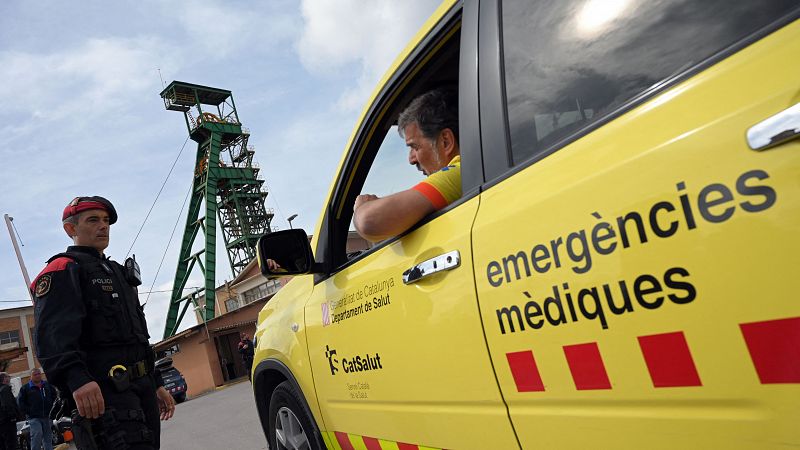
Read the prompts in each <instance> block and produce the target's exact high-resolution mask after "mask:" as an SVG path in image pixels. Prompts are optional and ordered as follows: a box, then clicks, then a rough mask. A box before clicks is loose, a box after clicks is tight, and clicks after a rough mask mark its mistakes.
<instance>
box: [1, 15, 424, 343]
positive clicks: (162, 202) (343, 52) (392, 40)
mask: <svg viewBox="0 0 800 450" xmlns="http://www.w3.org/2000/svg"><path fill="white" fill-rule="evenodd" d="M437 5H438V2H437V1H435V0H408V1H404V2H397V1H391V0H361V1H359V0H302V1H299V2H298V1H284V0H270V1H262V2H245V1H237V0H233V1H214V0H197V1H170V2H161V1H156V0H140V1H135V2H133V1H120V2H109V1H106V0H87V1H82V2H79V3H75V2H64V1H60V0H49V1H34V0H29V1H23V0H2V1H0V105H2V107H0V142H2V145H1V146H0V155H1V156H2V161H3V164H2V166H1V167H2V178H3V188H2V189H0V213H3V214H8V215H10V216H12V217H13V218H14V224H15V225H16V227H17V230H18V231H19V236H20V238H21V241H22V243H23V244H24V246H23V247H22V248H21V249H22V254H23V257H24V259H25V263H26V264H27V267H28V272H29V273H30V276H31V278H33V277H35V276H36V274H37V273H38V272H39V271H40V270H41V269H42V267H43V266H44V264H45V261H46V260H47V259H48V258H49V257H50V256H52V255H53V254H55V253H58V252H60V251H63V250H64V249H65V247H66V246H67V245H69V244H71V241H70V240H69V239H68V238H67V236H66V235H65V234H64V232H63V230H62V228H61V211H62V210H63V208H64V206H65V205H66V204H67V203H68V202H69V201H70V200H71V199H72V198H73V197H75V196H78V195H102V196H105V197H107V198H108V199H109V200H111V201H112V202H113V203H114V205H115V207H116V209H117V211H118V213H119V216H120V219H119V222H118V223H117V224H116V225H114V226H113V227H112V230H111V245H110V247H109V248H108V249H107V251H106V254H108V255H110V256H111V257H112V258H113V259H116V260H118V261H120V262H122V260H123V259H124V258H125V255H126V254H127V252H128V249H129V248H130V247H131V245H132V244H133V242H134V238H135V236H136V234H137V232H138V230H139V228H140V227H141V226H142V224H143V221H144V218H145V216H146V215H147V213H148V210H149V209H150V208H151V206H152V205H153V202H154V200H155V198H156V195H157V193H158V192H159V189H160V188H161V186H162V183H164V181H165V180H166V179H167V174H168V173H169V171H170V167H171V166H172V165H173V163H174V162H175V161H176V159H177V163H176V165H175V169H174V171H173V172H172V175H171V176H170V177H169V179H168V181H167V182H166V185H165V186H164V189H163V192H162V193H161V196H160V198H159V199H158V202H157V203H156V204H155V207H154V208H153V211H152V213H151V215H150V217H149V219H148V220H147V223H146V224H145V226H144V229H143V231H142V232H141V235H140V236H139V237H138V240H137V241H136V243H135V245H134V246H133V250H132V253H135V254H136V257H137V260H138V261H139V264H140V266H141V268H142V277H143V279H144V285H143V286H142V287H141V288H140V290H141V291H148V290H149V287H150V285H151V284H152V283H153V282H154V281H155V288H154V290H156V291H159V290H169V289H171V287H172V281H173V277H174V275H175V268H176V266H177V252H178V250H179V246H180V239H181V236H182V233H183V227H184V221H185V217H184V216H181V217H180V219H179V217H178V211H179V210H180V209H181V205H182V203H183V201H184V198H185V196H186V193H187V191H188V188H189V186H190V184H191V181H192V171H193V165H194V158H195V152H196V144H195V143H194V142H193V141H189V142H188V143H187V144H186V147H185V148H184V149H183V152H182V153H180V157H178V155H179V152H180V151H181V147H182V145H183V144H184V142H185V141H186V137H187V130H186V126H185V123H184V119H183V117H182V114H181V113H179V112H174V111H167V110H165V109H164V105H163V103H162V100H161V98H160V97H159V96H158V94H159V92H160V91H161V90H162V88H163V85H162V81H161V80H160V79H159V72H158V70H157V69H160V72H161V77H163V81H164V82H165V83H169V82H171V81H173V80H180V81H185V82H189V83H196V84H201V85H206V86H213V87H217V88H222V89H228V90H230V91H232V92H233V96H234V100H235V102H236V107H237V110H238V112H239V118H240V119H241V121H242V123H243V125H244V126H246V127H248V128H249V129H250V132H251V137H250V144H252V145H254V146H255V149H256V160H257V162H258V163H259V165H260V167H261V169H262V171H261V175H262V177H263V178H264V179H266V185H267V190H268V192H269V196H268V198H267V202H266V206H267V208H273V209H274V211H275V221H274V223H275V224H276V225H278V226H279V227H280V228H282V229H283V228H287V222H286V218H287V217H288V216H290V215H292V214H298V217H297V219H295V220H294V221H293V222H292V223H293V225H294V226H295V227H301V228H305V229H306V230H307V231H308V232H309V233H310V232H312V231H313V229H314V226H315V224H316V220H317V217H318V216H319V213H320V210H321V208H322V204H323V201H324V200H325V199H324V198H323V197H324V196H325V194H326V193H327V190H328V187H329V184H330V182H331V180H332V177H333V175H334V173H333V169H334V167H335V166H336V164H337V163H338V162H339V159H340V157H341V153H342V151H343V149H344V146H345V144H346V140H347V138H348V137H349V135H350V133H351V132H352V130H353V127H354V125H355V120H356V118H357V116H358V114H359V113H360V111H361V110H362V108H363V107H364V105H365V102H366V101H367V100H368V97H369V95H370V93H371V92H372V90H373V89H374V87H375V83H376V82H377V81H378V79H379V78H380V77H381V76H382V75H383V73H384V72H385V71H386V70H387V69H388V68H389V66H390V64H391V63H392V61H393V60H394V59H395V57H396V56H397V54H398V53H399V52H400V51H401V50H402V48H403V47H404V46H405V45H406V43H407V42H408V41H409V39H410V38H411V37H412V36H413V35H414V34H415V33H416V31H417V30H418V29H419V27H420V26H421V25H422V23H423V22H424V21H425V19H427V17H428V16H429V15H430V14H431V13H432V12H433V11H434V10H435V8H436V6H437ZM184 214H185V213H184ZM178 220H180V222H179V223H178V227H177V230H176V232H175V237H174V238H173V239H172V244H171V246H170V247H169V249H168V250H167V252H166V259H165V260H164V265H163V267H162V268H161V271H160V273H159V274H158V276H157V277H156V270H157V268H158V265H159V262H160V261H161V259H162V256H163V255H164V254H165V249H167V244H168V241H169V238H170V234H171V232H172V229H173V227H174V226H175V223H176V221H178ZM217 251H218V255H219V260H218V261H217V281H218V282H219V283H221V282H223V281H224V280H225V279H230V278H231V275H230V273H231V272H230V267H229V265H228V262H227V257H226V256H225V252H224V249H223V248H219V247H218V250H217ZM154 277H156V278H154ZM192 278H194V280H190V281H189V283H187V286H197V285H198V284H197V283H198V282H197V280H199V279H200V278H201V275H200V273H199V272H198V271H197V270H195V273H194V274H193V277H192ZM0 282H1V283H2V284H0V308H11V307H16V306H25V305H28V304H30V302H29V301H28V300H26V299H27V293H26V292H25V286H24V283H23V281H22V275H21V272H20V269H19V266H18V264H17V260H16V257H15V255H14V250H13V247H12V245H11V240H10V237H9V236H8V232H7V230H6V227H5V223H3V225H2V237H1V238H0ZM141 297H142V301H144V299H145V297H147V295H146V294H142V295H141ZM168 298H169V292H163V293H154V294H152V295H151V296H150V300H149V302H148V304H147V306H146V308H145V313H146V314H147V320H148V324H149V326H150V334H151V336H152V339H151V340H153V341H156V340H159V339H160V338H161V335H162V333H163V329H164V318H165V316H166V313H167V306H166V305H167V301H168ZM187 317H188V315H187ZM194 323H195V322H194V318H193V317H189V318H188V320H186V319H184V323H183V324H182V327H181V328H186V327H188V326H190V325H192V324H194Z"/></svg>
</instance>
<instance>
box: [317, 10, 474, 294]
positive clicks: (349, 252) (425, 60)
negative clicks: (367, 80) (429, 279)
mask: <svg viewBox="0 0 800 450" xmlns="http://www.w3.org/2000/svg"><path fill="white" fill-rule="evenodd" d="M459 12H460V11H455V13H454V14H453V15H451V17H449V18H448V19H445V20H444V21H443V22H442V25H441V26H440V27H437V32H436V34H435V36H434V38H432V39H429V41H428V42H427V43H426V44H424V45H423V46H422V49H421V50H419V51H417V52H416V54H412V55H411V56H410V57H409V58H408V59H407V64H405V65H404V67H403V68H402V69H401V71H400V72H399V73H398V74H396V75H395V76H394V77H392V79H390V82H389V83H387V85H386V86H385V88H384V89H383V91H382V92H381V93H379V96H378V98H377V99H376V100H375V101H374V104H373V107H372V108H371V109H370V112H369V113H368V115H367V117H366V118H365V120H364V123H363V124H362V127H361V129H360V131H359V135H357V136H356V139H355V141H354V142H355V144H354V147H353V148H352V149H351V151H350V153H349V154H348V156H347V157H346V159H345V165H344V171H343V172H342V174H341V175H340V180H339V181H337V188H336V192H335V193H334V198H333V205H334V207H333V208H332V209H331V210H330V212H329V213H328V216H327V218H326V220H327V221H328V222H329V223H328V224H326V225H325V228H326V229H327V230H329V232H328V233H325V234H322V235H321V236H320V242H319V244H318V249H320V248H322V249H325V250H326V251H327V252H328V253H327V255H326V256H324V257H323V258H327V259H328V260H329V261H331V264H332V269H333V270H338V268H341V267H343V266H345V265H348V264H350V263H351V262H352V261H354V260H356V259H358V258H359V257H360V256H361V255H363V254H364V253H365V252H371V251H374V250H376V249H378V248H381V247H382V246H383V244H384V243H388V242H391V241H392V240H393V239H387V240H386V241H383V242H382V243H377V244H370V243H368V242H367V241H366V240H364V239H361V238H360V237H359V236H358V235H357V234H356V233H355V227H354V226H353V223H352V218H353V204H354V202H355V199H356V197H357V196H358V195H361V194H374V195H377V196H378V197H386V196H388V195H390V194H393V193H396V192H400V191H404V190H407V189H410V188H412V187H413V186H415V185H416V184H418V183H419V182H420V181H422V180H423V179H424V178H425V176H424V175H423V174H422V173H421V172H419V171H418V170H417V168H416V167H415V166H413V165H411V164H409V162H408V147H407V146H406V144H405V139H404V138H402V137H401V136H400V134H399V133H398V131H397V118H398V116H399V115H400V112H401V111H403V110H404V109H405V108H406V107H407V106H408V104H409V103H410V102H411V101H412V100H413V99H414V98H415V97H417V96H418V95H420V94H422V93H425V92H428V91H430V90H432V89H436V88H452V87H456V86H458V75H459V74H458V68H459V50H460V45H459V44H460V31H461V28H460V14H459ZM443 211H444V212H442V214H446V209H445V210H443ZM427 220H428V218H425V219H423V220H422V221H420V222H419V223H424V222H425V221H427ZM315 254H316V255H319V254H320V253H319V250H317V251H316V252H315ZM318 260H319V259H318ZM323 260H324V259H323ZM318 278H319V277H318Z"/></svg>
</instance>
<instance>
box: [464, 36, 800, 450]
mask: <svg viewBox="0 0 800 450" xmlns="http://www.w3.org/2000/svg"><path fill="white" fill-rule="evenodd" d="M798 55H800V23H797V22H795V23H794V24H792V25H790V26H787V27H785V28H783V29H781V30H778V31H777V32H775V33H773V34H772V35H770V36H768V37H766V38H764V39H762V40H761V41H758V42H756V43H754V44H753V45H751V46H749V47H747V48H745V49H743V50H741V51H740V52H738V53H736V54H734V55H732V56H731V57H729V58H727V59H725V60H723V61H721V62H720V63H718V64H716V65H715V66H713V67H711V68H709V69H707V70H705V71H703V72H700V73H699V74H698V75H696V76H694V77H692V78H690V79H688V80H686V81H685V82H683V83H681V84H678V85H676V86H675V87H673V88H671V89H669V90H667V91H665V92H663V93H661V94H660V95H658V96H656V97H654V98H653V99H651V100H650V101H648V102H646V103H644V104H642V105H641V106H639V107H638V108H635V109H633V110H631V111H630V112H628V113H626V114H625V115H623V116H621V117H619V118H617V119H616V120H614V121H612V122H610V123H608V124H606V125H604V126H603V127H601V128H599V129H597V130H596V131H594V132H592V133H590V134H588V135H587V136H585V137H583V138H581V139H579V140H577V141H575V142H573V143H572V144H570V145H568V146H567V147H565V148H563V149H561V150H559V151H558V152H556V153H554V154H552V155H550V156H548V157H547V158H545V159H543V160H542V161H539V162H537V163H536V164H534V165H532V166H530V167H528V168H526V169H524V170H523V171H521V172H519V173H517V174H515V175H514V176H511V177H509V178H508V179H506V180H504V181H502V182H500V183H499V184H497V185H495V186H493V187H491V188H490V189H488V190H487V191H486V192H485V193H483V194H482V196H481V197H482V199H481V208H480V211H479V214H478V217H477V220H476V223H475V227H474V230H473V239H474V245H475V264H476V267H475V273H476V279H477V286H478V297H479V299H480V304H481V310H482V317H483V319H484V329H485V330H486V336H487V340H488V343H489V347H490V351H491V353H492V358H493V360H494V363H495V369H496V373H497V378H498V380H499V383H500V385H501V389H502V391H503V394H504V396H505V399H506V401H507V403H508V405H509V411H510V415H511V419H512V421H513V423H514V426H515V429H516V431H517V433H518V436H519V439H520V442H521V443H522V446H523V448H665V449H666V448H675V447H691V448H752V449H762V448H776V447H781V446H783V445H786V446H797V445H800V434H799V433H798V428H797V424H798V423H800V407H799V406H798V405H800V384H797V383H796V382H794V383H792V382H782V381H780V379H778V380H777V381H776V380H775V379H772V381H770V380H769V376H767V380H766V381H762V380H760V374H759V372H758V371H757V370H756V364H755V359H757V358H758V356H755V355H751V351H752V352H756V353H758V352H760V351H761V352H762V353H763V349H761V350H759V349H758V348H755V347H757V346H758V345H757V344H758V342H759V340H758V337H759V336H760V337H761V338H762V340H765V341H766V342H767V344H766V345H768V346H773V345H776V346H778V347H780V346H781V345H784V346H786V348H774V347H771V348H770V349H769V351H768V352H767V355H766V357H767V359H769V358H778V359H779V360H780V359H783V358H797V355H798V353H797V345H798V342H796V339H797V332H796V331H795V332H793V333H791V336H790V337H789V338H787V339H788V340H787V341H785V342H783V343H780V342H781V339H780V338H779V337H778V336H779V335H780V334H781V333H782V332H783V331H785V330H792V329H794V330H796V329H797V327H798V326H800V303H798V302H797V299H796V298H795V297H796V294H795V293H796V292H799V291H800V277H798V269H800V265H798V255H799V254H800V234H798V230H800V141H794V142H789V143H786V144H783V145H780V146H777V147H774V148H771V149H768V150H765V151H761V152H756V151H753V150H751V149H750V148H748V145H747V140H746V137H745V135H746V131H747V130H748V129H749V128H750V127H751V126H753V125H754V124H756V123H759V122H761V121H762V120H764V119H766V118H768V117H770V116H772V115H773V114H776V113H777V112H780V111H783V110H785V109H786V108H788V107H790V106H792V105H794V104H796V103H797V102H798V101H800V90H798V89H799V88H800V85H799V84H798V81H799V80H800V58H798ZM721 186H724V187H725V188H723V187H721ZM755 186H758V188H757V190H753V189H751V188H753V187H755ZM704 189H706V190H707V191H706V194H703V190H704ZM726 190H727V192H729V193H730V194H731V195H730V198H729V199H728V198H726V197H727V195H726V194H725V193H724V192H725V191H726ZM520 193H525V197H524V198H525V207H524V208H518V207H515V206H514V205H518V204H519V203H520V198H521V197H520ZM701 197H702V199H703V200H701ZM684 201H685V202H686V204H684V203H683V202H684ZM660 202H668V203H669V204H670V205H671V207H666V206H665V205H664V204H663V203H662V207H659V208H655V205H657V204H659V203H660ZM700 202H705V205H704V206H699V203H700ZM665 208H666V209H665ZM654 209H655V210H656V213H655V217H656V218H655V220H656V221H657V223H658V225H657V226H658V227H659V229H660V230H665V229H669V228H670V227H671V226H672V224H673V223H676V224H677V225H676V226H677V228H676V229H675V230H668V232H667V233H664V234H669V235H668V236H665V237H658V236H656V235H655V233H654V231H653V229H652V228H651V226H650V225H652V222H651V221H652V220H653V219H652V218H651V217H650V214H651V213H652V211H653V210H654ZM748 209H749V211H748ZM701 211H702V212H705V213H706V214H708V215H709V217H712V219H713V220H714V221H709V220H707V219H706V218H704V217H703V215H702V214H701ZM631 212H638V213H639V214H640V215H641V217H643V222H644V224H645V234H646V236H647V241H646V242H643V241H642V239H641V237H640V233H639V232H638V231H637V230H636V228H635V225H634V224H633V223H632V222H626V223H627V224H628V225H627V226H628V231H627V237H628V246H623V244H622V241H621V231H620V228H621V227H620V226H618V225H619V224H618V221H617V218H618V217H623V216H626V215H627V214H628V213H631ZM688 216H692V217H693V219H692V221H693V222H694V226H693V227H690V226H689V222H690V221H689V219H687V217H688ZM603 223H608V224H610V225H611V227H612V228H614V230H615V234H616V236H617V237H616V238H606V239H600V240H598V243H599V247H600V248H601V249H602V250H603V251H607V250H608V249H609V248H610V247H611V246H612V243H616V247H615V248H614V249H613V251H611V252H609V254H600V253H598V251H596V249H595V246H594V245H593V241H592V236H593V233H594V232H597V236H599V237H601V238H602V237H604V236H608V234H607V231H604V230H603V229H601V228H600V227H601V224H603ZM648 224H650V225H648ZM498 230H502V233H498ZM573 233H577V234H580V233H584V236H583V238H582V237H580V236H578V235H572V234H573ZM570 236H572V237H570ZM559 238H561V239H562V241H563V243H562V244H561V245H562V246H560V247H559V246H558V245H556V247H557V252H558V254H559V255H560V267H556V263H555V260H554V257H553V254H555V253H556V252H554V251H553V250H552V248H553V241H554V240H558V239H559ZM581 239H585V242H583V241H581ZM539 245H542V247H539V248H538V249H537V246H539ZM570 245H571V247H572V249H573V252H572V254H573V255H575V257H574V258H573V257H570V256H569V253H567V251H566V248H567V247H568V246H570ZM586 249H588V250H586ZM584 250H586V251H588V252H589V254H590V255H591V258H592V259H591V262H590V263H589V261H588V259H587V258H586V257H585V256H583V255H585V251H584ZM518 252H525V253H526V254H527V259H528V260H527V264H528V265H529V272H530V274H528V271H526V267H525V265H524V264H525V263H526V262H525V261H523V259H522V258H521V257H520V256H519V255H518ZM546 252H547V253H549V254H550V257H549V258H546V257H545V255H546ZM534 258H539V259H538V260H537V262H536V264H537V267H538V270H537V269H535V268H534V266H533V264H534V262H533V259H534ZM515 261H516V267H517V268H515V265H514V264H515ZM492 262H495V263H497V265H494V264H492ZM547 264H550V265H549V267H546V266H547ZM545 269H546V270H545ZM517 271H519V272H517ZM648 275H649V277H647V276H648ZM642 276H644V277H645V278H642V281H641V282H639V283H640V284H639V288H640V289H639V291H640V292H639V294H641V295H639V296H638V297H641V298H642V299H643V302H639V301H638V297H637V294H636V293H635V289H636V286H635V284H636V282H637V281H636V280H637V279H638V278H639V277H642ZM620 280H622V281H624V282H625V283H626V288H627V293H628V294H627V295H628V297H629V301H630V303H629V305H630V306H629V307H628V308H625V307H624V305H625V298H624V297H623V295H624V294H623V293H622V290H623V289H625V288H623V287H621V286H620V284H619V282H620ZM653 280H655V281H656V283H654V282H653ZM658 285H660V289H658V287H657V286H658ZM606 288H608V289H610V292H611V297H612V298H613V301H614V302H615V304H616V307H617V311H621V312H619V313H618V314H616V313H614V312H612V311H611V306H609V303H608V300H607V299H608V292H606V291H605V289H606ZM585 289H586V290H591V289H594V290H595V291H594V292H593V293H592V292H589V293H587V292H585V291H583V290H585ZM556 294H557V295H558V297H560V301H561V307H562V308H563V314H561V313H559V308H558V306H557V305H556V303H555V302H553V301H549V302H548V301H547V298H548V297H553V298H554V297H555V296H556ZM568 296H569V298H568ZM570 298H571V300H570ZM596 299H599V300H596ZM545 302H547V304H545ZM598 304H599V305H600V306H599V308H600V309H601V311H603V314H604V319H602V318H601V317H600V316H599V315H598V312H597V311H598ZM645 304H646V305H647V306H645ZM514 306H516V307H518V308H519V312H520V314H521V316H518V315H517V312H516V311H513V307H514ZM503 308H506V310H505V312H503V311H504V310H503ZM545 309H549V311H547V312H546V311H545ZM573 310H574V316H573V312H572V311H573ZM509 311H510V312H509ZM548 313H549V316H548ZM520 317H521V318H522V319H521V321H520V320H519V318H520ZM562 318H563V321H562ZM528 319H530V321H528ZM509 322H513V323H514V324H513V325H512V324H510V323H509ZM531 324H533V325H534V326H531ZM511 326H515V329H514V330H513V331H512V330H511ZM521 327H524V330H523V329H521ZM746 338H747V339H746ZM793 339H794V340H793ZM751 346H753V347H754V348H751ZM762 356H764V355H762ZM771 362H773V363H774V362H776V361H774V360H773V361H771ZM777 362H778V363H780V361H777ZM512 367H514V369H515V370H516V371H517V372H518V373H517V378H518V379H515V376H514V373H513V370H512ZM762 369H763V367H762ZM537 372H538V373H537ZM603 372H605V373H603ZM537 375H538V377H539V378H538V379H537ZM762 375H763V374H762ZM518 382H519V383H521V384H522V386H521V387H520V386H518V385H517V383H518Z"/></svg>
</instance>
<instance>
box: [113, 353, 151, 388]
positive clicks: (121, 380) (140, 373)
mask: <svg viewBox="0 0 800 450" xmlns="http://www.w3.org/2000/svg"><path fill="white" fill-rule="evenodd" d="M152 372H153V365H152V363H151V362H150V361H149V360H148V359H143V360H141V361H136V362H135V363H133V364H131V365H130V366H125V365H122V364H116V365H114V366H111V368H110V369H108V377H109V379H111V382H112V383H113V384H114V388H115V389H116V390H117V392H124V391H126V390H128V388H130V386H131V381H133V380H136V379H139V378H142V377H144V376H146V375H148V374H150V373H152Z"/></svg>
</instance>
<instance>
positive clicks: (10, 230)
mask: <svg viewBox="0 0 800 450" xmlns="http://www.w3.org/2000/svg"><path fill="white" fill-rule="evenodd" d="M3 217H4V218H5V219H6V226H7V227H8V235H9V236H11V243H12V244H14V252H15V253H16V254H17V261H18V262H19V268H20V270H22V278H24V279H25V291H26V292H27V293H28V298H30V299H31V303H33V294H32V293H31V277H29V276H28V269H26V268H25V261H23V260H22V253H20V251H19V245H18V244H17V237H16V236H15V235H14V229H13V227H12V226H11V222H12V221H13V220H14V218H13V217H11V216H9V215H8V214H3Z"/></svg>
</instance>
